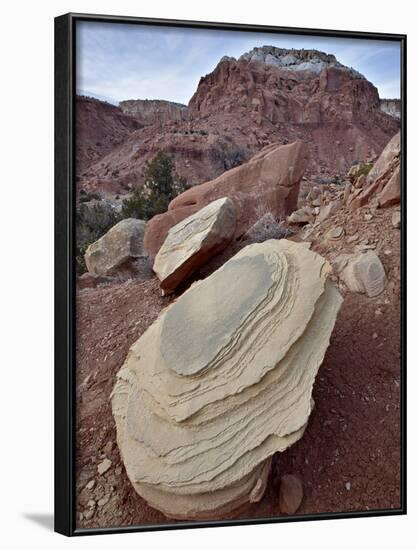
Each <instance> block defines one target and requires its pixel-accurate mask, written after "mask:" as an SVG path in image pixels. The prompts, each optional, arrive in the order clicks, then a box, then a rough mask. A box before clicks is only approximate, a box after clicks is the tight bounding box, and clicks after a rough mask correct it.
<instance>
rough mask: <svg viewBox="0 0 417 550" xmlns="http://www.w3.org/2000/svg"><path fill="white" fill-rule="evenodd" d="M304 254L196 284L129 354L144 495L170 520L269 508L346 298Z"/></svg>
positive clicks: (129, 460) (125, 426) (241, 266)
mask: <svg viewBox="0 0 417 550" xmlns="http://www.w3.org/2000/svg"><path fill="white" fill-rule="evenodd" d="M330 272H331V268H330V265H329V264H328V263H327V261H326V260H325V259H324V258H323V257H321V256H320V255H318V254H316V253H314V252H312V251H311V250H309V247H308V245H307V244H306V243H294V242H291V241H288V240H285V239H282V240H268V241H265V242H264V243H261V244H252V245H249V246H247V247H245V248H244V249H242V250H241V251H240V252H238V253H237V254H236V255H235V256H234V257H233V258H231V259H230V260H229V261H228V262H226V263H225V264H224V265H223V266H222V267H221V268H220V269H218V270H217V271H215V272H214V273H213V274H212V275H210V276H209V277H208V278H206V279H204V280H201V281H198V282H196V283H194V284H193V285H192V286H191V287H190V288H189V289H188V290H187V291H186V292H184V294H182V295H181V296H180V297H179V298H178V299H177V300H176V301H175V302H174V303H173V304H171V305H170V306H169V307H168V308H166V309H165V310H164V311H162V313H161V314H160V316H159V317H158V319H157V320H156V321H155V322H154V324H153V325H151V326H150V327H149V328H148V330H147V331H146V332H145V333H144V334H143V335H142V336H141V337H140V338H139V339H138V340H137V342H136V343H135V344H134V345H133V346H132V347H131V349H130V351H129V354H128V357H127V359H126V361H125V363H124V365H123V366H122V367H121V369H120V371H119V372H118V374H117V382H116V385H115V387H114V390H113V393H112V408H113V415H114V418H115V421H116V427H117V442H118V445H119V449H120V452H121V456H122V458H123V461H124V464H125V467H126V471H127V475H128V477H129V479H130V481H131V482H132V484H133V486H134V488H135V490H136V491H137V492H138V493H139V494H140V495H141V496H142V497H143V498H145V499H146V500H147V501H148V503H149V504H150V505H151V506H153V507H155V508H157V509H158V510H161V511H162V512H163V513H164V514H165V515H166V516H168V517H173V518H179V519H199V518H200V519H216V518H219V517H221V516H223V515H224V514H232V513H234V512H236V510H238V509H240V508H241V507H242V506H244V505H247V504H248V503H250V502H256V501H258V500H260V499H261V498H262V495H263V493H264V490H265V487H266V480H267V477H268V472H269V469H270V464H271V462H270V461H271V457H272V455H273V454H274V453H276V452H283V451H285V449H286V448H288V447H289V446H290V445H292V444H293V443H295V442H296V441H297V440H298V439H299V438H300V437H302V435H303V432H304V429H305V427H306V424H307V422H308V418H309V415H310V413H311V410H312V406H313V402H312V397H311V396H312V388H313V383H314V379H315V376H316V374H317V371H318V369H319V367H320V364H321V362H322V361H323V358H324V354H325V351H326V348H327V346H328V344H329V339H330V335H331V333H332V330H333V326H334V323H335V319H336V315H337V312H338V309H339V307H340V305H341V302H342V298H341V296H340V294H339V292H338V290H337V289H336V287H335V286H334V284H333V283H332V282H331V281H330V279H329V278H328V275H329V274H330Z"/></svg>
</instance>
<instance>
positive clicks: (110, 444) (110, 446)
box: [104, 441, 113, 454]
mask: <svg viewBox="0 0 417 550" xmlns="http://www.w3.org/2000/svg"><path fill="white" fill-rule="evenodd" d="M112 449H113V441H107V443H106V445H105V447H104V452H105V453H106V454H109V453H111V451H112Z"/></svg>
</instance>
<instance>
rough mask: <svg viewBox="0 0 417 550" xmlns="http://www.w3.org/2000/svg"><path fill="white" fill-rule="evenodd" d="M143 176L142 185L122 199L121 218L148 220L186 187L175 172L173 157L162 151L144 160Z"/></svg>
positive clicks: (164, 208) (183, 179)
mask: <svg viewBox="0 0 417 550" xmlns="http://www.w3.org/2000/svg"><path fill="white" fill-rule="evenodd" d="M143 176H144V183H143V185H142V186H141V187H137V188H136V189H135V190H134V191H133V193H132V195H131V197H130V198H128V199H126V200H124V201H123V206H122V214H121V215H122V218H139V219H141V220H149V219H150V218H152V217H153V216H155V215H156V214H161V213H162V212H166V210H167V209H168V204H169V203H170V202H171V201H172V199H173V198H175V197H176V196H177V195H179V194H180V193H182V192H183V191H185V190H186V189H187V182H186V180H185V178H183V177H180V176H178V175H177V174H176V173H175V169H174V161H173V158H172V157H171V156H170V155H167V154H166V153H163V152H159V153H157V155H156V156H155V157H154V158H153V159H152V160H151V161H147V162H146V164H145V168H144V172H143Z"/></svg>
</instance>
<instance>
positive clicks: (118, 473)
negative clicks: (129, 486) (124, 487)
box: [114, 466, 122, 476]
mask: <svg viewBox="0 0 417 550" xmlns="http://www.w3.org/2000/svg"><path fill="white" fill-rule="evenodd" d="M114 473H115V474H116V475H117V476H119V475H120V474H121V473H122V467H121V466H117V468H116V469H115V470H114Z"/></svg>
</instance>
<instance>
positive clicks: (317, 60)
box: [190, 47, 379, 124]
mask: <svg viewBox="0 0 417 550" xmlns="http://www.w3.org/2000/svg"><path fill="white" fill-rule="evenodd" d="M378 106H379V97H378V91H377V89H376V88H375V86H373V84H371V83H370V82H368V81H367V80H366V79H365V78H364V77H363V76H362V75H360V74H359V73H358V72H357V71H354V70H353V69H350V68H348V67H345V66H344V65H342V64H341V63H339V62H338V61H337V60H336V58H335V57H334V56H333V55H327V54H324V53H322V52H317V51H315V50H284V49H281V48H274V47H264V48H255V49H254V50H252V51H251V52H249V53H247V54H244V55H243V56H241V57H240V58H239V59H238V60H236V59H234V58H223V59H222V60H221V61H220V63H219V64H218V65H217V67H216V68H215V70H214V71H213V72H212V73H210V74H209V75H207V76H205V77H203V78H202V79H201V80H200V83H199V85H198V88H197V91H196V93H195V94H194V96H193V97H192V98H191V101H190V109H191V110H192V111H193V112H194V113H195V114H197V113H198V114H199V115H210V114H217V113H219V112H221V111H223V112H236V113H241V114H243V113H244V112H247V111H250V112H254V113H256V114H258V115H259V116H261V117H265V118H266V119H268V120H269V121H270V122H272V123H273V124H276V123H291V124H311V123H314V124H324V123H329V122H331V123H333V122H343V123H354V122H355V120H357V119H358V118H360V117H361V116H362V115H363V113H365V112H366V113H369V112H370V111H375V110H377V109H378Z"/></svg>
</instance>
